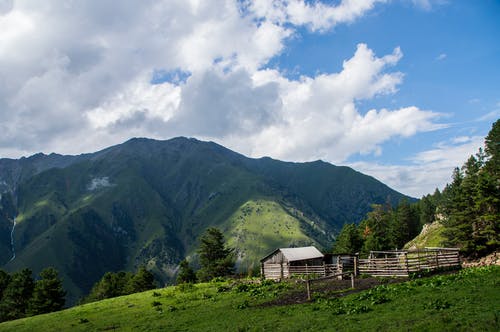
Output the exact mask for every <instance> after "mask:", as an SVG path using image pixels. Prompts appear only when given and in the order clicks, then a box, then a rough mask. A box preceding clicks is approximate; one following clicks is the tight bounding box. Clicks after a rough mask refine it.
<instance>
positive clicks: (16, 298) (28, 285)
mask: <svg viewBox="0 0 500 332" xmlns="http://www.w3.org/2000/svg"><path fill="white" fill-rule="evenodd" d="M33 288H34V281H33V276H32V272H31V270H30V269H23V270H21V271H20V272H16V273H14V274H13V275H12V277H11V280H10V282H9V285H8V286H7V288H6V289H5V291H4V293H3V297H2V303H1V305H0V320H1V321H5V320H12V319H18V318H22V317H25V316H26V312H27V309H28V303H29V301H30V299H31V297H32V294H33Z"/></svg>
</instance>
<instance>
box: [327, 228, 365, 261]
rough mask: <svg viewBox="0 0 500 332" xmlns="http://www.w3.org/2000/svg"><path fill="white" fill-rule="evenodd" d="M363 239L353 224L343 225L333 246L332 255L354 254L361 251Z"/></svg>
mask: <svg viewBox="0 0 500 332" xmlns="http://www.w3.org/2000/svg"><path fill="white" fill-rule="evenodd" d="M362 246H363V239H362V237H361V234H360V232H359V230H358V228H357V227H356V225H355V224H345V225H344V227H342V230H341V231H340V234H339V236H338V237H337V239H336V241H335V244H334V246H333V253H334V254H345V253H356V252H359V251H360V250H361V247H362Z"/></svg>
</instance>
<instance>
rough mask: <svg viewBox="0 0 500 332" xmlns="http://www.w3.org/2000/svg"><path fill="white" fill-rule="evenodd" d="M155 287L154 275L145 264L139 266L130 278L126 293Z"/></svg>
mask: <svg viewBox="0 0 500 332" xmlns="http://www.w3.org/2000/svg"><path fill="white" fill-rule="evenodd" d="M154 288H156V286H155V277H154V275H153V273H151V272H150V271H148V270H147V269H146V267H145V266H141V267H139V270H137V272H136V273H135V274H134V275H133V276H132V278H130V280H129V283H128V287H127V289H128V293H139V292H144V291H147V290H150V289H154Z"/></svg>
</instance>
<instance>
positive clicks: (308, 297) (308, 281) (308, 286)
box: [306, 278, 311, 301]
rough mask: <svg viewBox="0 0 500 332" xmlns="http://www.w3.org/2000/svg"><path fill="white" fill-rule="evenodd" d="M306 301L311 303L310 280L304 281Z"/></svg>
mask: <svg viewBox="0 0 500 332" xmlns="http://www.w3.org/2000/svg"><path fill="white" fill-rule="evenodd" d="M306 289H307V301H311V280H309V278H307V279H306Z"/></svg>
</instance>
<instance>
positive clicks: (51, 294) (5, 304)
mask: <svg viewBox="0 0 500 332" xmlns="http://www.w3.org/2000/svg"><path fill="white" fill-rule="evenodd" d="M32 275H33V273H32V271H31V270H30V269H23V270H21V271H19V272H16V273H13V274H12V275H10V274H8V273H7V272H5V271H2V270H0V297H1V301H0V321H7V320H13V319H18V318H22V317H26V316H33V315H38V314H43V313H48V312H53V311H58V310H61V309H62V308H63V307H64V303H65V296H66V292H65V291H64V289H63V287H62V282H61V280H60V279H59V275H58V272H57V271H56V270H55V269H54V268H47V269H45V270H43V271H42V272H40V275H39V278H38V279H37V280H36V281H35V280H33V276H32Z"/></svg>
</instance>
